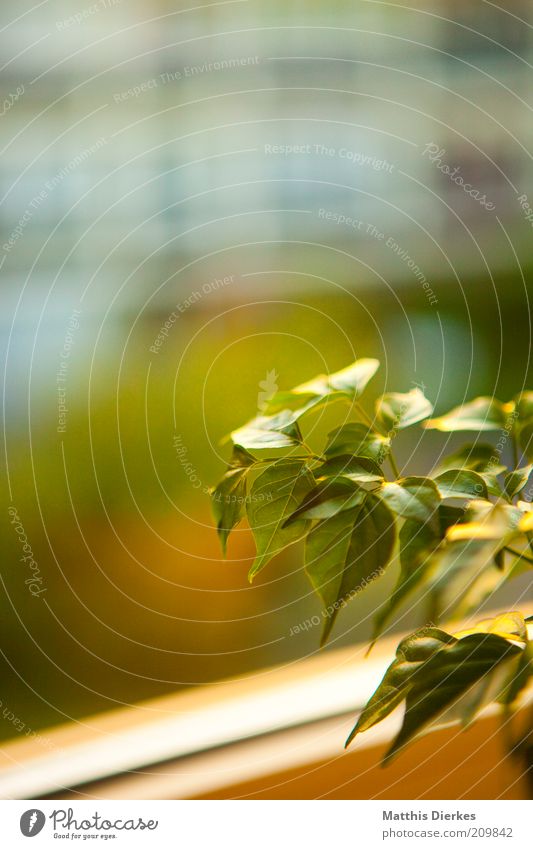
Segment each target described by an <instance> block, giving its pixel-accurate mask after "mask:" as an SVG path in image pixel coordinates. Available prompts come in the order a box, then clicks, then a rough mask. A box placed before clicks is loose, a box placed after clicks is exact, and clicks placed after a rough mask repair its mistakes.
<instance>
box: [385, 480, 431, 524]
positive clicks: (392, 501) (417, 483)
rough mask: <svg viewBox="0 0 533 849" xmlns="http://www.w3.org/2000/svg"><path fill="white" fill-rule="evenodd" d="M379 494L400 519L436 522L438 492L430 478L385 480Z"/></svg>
mask: <svg viewBox="0 0 533 849" xmlns="http://www.w3.org/2000/svg"><path fill="white" fill-rule="evenodd" d="M379 495H380V497H381V498H383V500H384V501H386V503H387V504H388V505H389V507H390V509H391V510H392V511H393V513H396V515H397V516H401V517H402V519H415V520H416V521H418V522H428V521H430V520H431V519H434V520H435V521H437V522H438V516H437V511H438V507H439V502H440V494H439V490H438V489H437V486H436V484H435V483H434V482H433V481H432V480H431V478H422V477H408V478H401V479H400V480H398V481H397V482H395V483H389V482H385V483H384V484H383V486H382V487H381V489H380V490H379Z"/></svg>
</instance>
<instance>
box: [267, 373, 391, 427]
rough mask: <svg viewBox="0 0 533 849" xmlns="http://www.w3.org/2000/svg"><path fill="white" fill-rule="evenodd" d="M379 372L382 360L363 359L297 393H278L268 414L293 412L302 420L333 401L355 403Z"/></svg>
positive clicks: (316, 379)
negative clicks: (284, 411)
mask: <svg viewBox="0 0 533 849" xmlns="http://www.w3.org/2000/svg"><path fill="white" fill-rule="evenodd" d="M378 368H379V360H374V359H361V360H356V361H355V362H354V363H352V364H351V365H350V366H348V367H347V368H344V369H341V370H340V371H337V372H334V373H333V374H330V375H325V374H320V375H318V376H317V377H314V378H313V379H312V380H309V381H307V382H306V383H301V384H300V385H299V386H295V387H294V389H291V390H289V391H284V392H277V393H276V394H275V395H273V396H272V398H271V399H270V400H269V401H267V403H266V406H265V412H266V413H269V414H270V413H276V412H279V411H280V410H292V411H293V412H294V413H295V416H296V417H300V416H302V415H304V413H306V412H307V411H308V410H311V409H313V408H316V407H318V406H320V405H322V404H325V403H328V402H330V401H336V400H339V399H341V398H344V399H346V398H348V399H349V400H351V401H355V400H356V399H357V398H359V397H360V396H361V395H362V394H363V392H364V390H365V388H366V385H367V383H368V382H369V380H371V378H372V377H373V376H374V374H375V373H376V371H377V370H378Z"/></svg>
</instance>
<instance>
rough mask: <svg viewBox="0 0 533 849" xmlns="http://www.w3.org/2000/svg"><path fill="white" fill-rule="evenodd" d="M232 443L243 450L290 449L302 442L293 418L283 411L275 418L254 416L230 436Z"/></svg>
mask: <svg viewBox="0 0 533 849" xmlns="http://www.w3.org/2000/svg"><path fill="white" fill-rule="evenodd" d="M231 438H232V440H233V442H234V443H236V444H238V445H242V446H243V448H252V449H253V448H255V449H259V448H292V447H293V446H295V445H298V444H299V443H301V441H302V435H301V433H300V428H299V427H298V423H297V422H296V421H295V419H294V416H293V415H292V414H291V413H290V412H289V411H288V410H283V411H282V412H281V413H278V414H277V415H275V416H256V418H255V419H252V420H251V421H249V422H248V424H246V425H244V427H241V428H239V429H238V430H234V431H233V432H232V434H231Z"/></svg>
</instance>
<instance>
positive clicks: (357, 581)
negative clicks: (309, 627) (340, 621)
mask: <svg viewBox="0 0 533 849" xmlns="http://www.w3.org/2000/svg"><path fill="white" fill-rule="evenodd" d="M394 541H395V526H394V516H393V514H392V513H391V512H390V510H389V508H388V507H387V506H386V504H385V503H384V502H383V501H382V500H381V499H380V498H376V497H374V496H373V495H371V494H368V495H367V497H366V498H365V500H364V502H363V503H362V504H361V505H360V506H359V507H356V508H355V509H353V510H346V511H343V512H342V513H338V514H337V515H335V516H333V517H332V518H330V519H325V520H324V521H322V522H320V523H319V524H318V525H317V526H316V527H315V528H313V530H311V532H310V533H309V535H308V537H307V542H306V547H305V564H306V571H307V574H308V576H309V579H310V581H311V584H312V586H313V588H314V589H315V591H316V592H317V593H318V595H319V596H320V598H321V599H322V601H323V603H324V606H325V609H324V610H323V615H324V617H325V622H324V633H323V637H322V642H325V640H326V639H327V637H328V635H329V632H330V631H331V628H332V626H333V623H334V621H335V618H336V616H337V613H338V611H339V609H340V608H341V606H344V603H345V602H346V601H347V600H349V599H350V598H352V597H353V596H354V595H356V594H357V593H358V592H360V591H361V590H362V589H364V587H366V585H367V584H368V583H369V582H370V581H372V580H374V579H375V578H377V577H379V576H380V575H381V574H382V572H383V570H384V569H385V567H386V566H387V564H388V563H389V561H390V558H391V556H392V552H393V548H394Z"/></svg>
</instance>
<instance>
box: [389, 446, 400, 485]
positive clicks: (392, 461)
mask: <svg viewBox="0 0 533 849" xmlns="http://www.w3.org/2000/svg"><path fill="white" fill-rule="evenodd" d="M389 463H390V464H391V469H392V471H393V473H394V476H395V477H396V478H399V477H400V470H399V469H398V464H397V463H396V460H395V458H394V454H393V453H392V449H391V450H390V451H389Z"/></svg>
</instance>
